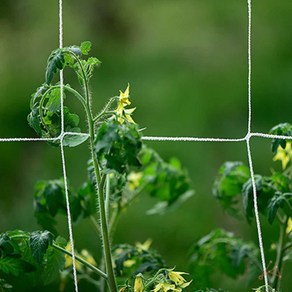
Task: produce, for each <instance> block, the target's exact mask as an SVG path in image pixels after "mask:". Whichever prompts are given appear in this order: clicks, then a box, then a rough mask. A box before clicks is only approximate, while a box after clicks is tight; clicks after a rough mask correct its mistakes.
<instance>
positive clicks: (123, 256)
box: [113, 244, 165, 279]
mask: <svg viewBox="0 0 292 292" xmlns="http://www.w3.org/2000/svg"><path fill="white" fill-rule="evenodd" d="M113 259H114V262H115V272H116V274H117V275H118V276H119V277H122V278H123V279H124V278H130V277H132V276H135V275H137V274H139V273H142V274H145V273H149V274H154V273H156V272H157V271H158V270H159V269H161V268H163V267H165V263H164V261H163V259H162V258H161V256H160V255H159V254H158V253H157V252H156V251H155V250H153V249H147V248H141V247H139V245H136V246H133V245H129V244H119V245H116V246H115V247H114V248H113Z"/></svg>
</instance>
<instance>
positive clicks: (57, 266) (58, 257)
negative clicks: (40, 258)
mask: <svg viewBox="0 0 292 292" xmlns="http://www.w3.org/2000/svg"><path fill="white" fill-rule="evenodd" d="M64 243H65V244H64ZM56 244H57V245H59V246H62V247H63V248H64V247H65V246H66V240H65V239H63V238H60V237H58V238H57V239H56ZM44 259H45V267H44V269H43V273H42V279H43V281H44V284H45V285H48V284H50V283H51V282H53V281H55V280H56V279H57V278H58V277H59V274H60V271H62V270H63V269H64V266H65V254H64V253H62V252H61V251H59V250H57V249H55V248H54V247H52V246H49V247H48V250H47V252H46V254H45V256H44Z"/></svg>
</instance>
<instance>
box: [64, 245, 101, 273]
mask: <svg viewBox="0 0 292 292" xmlns="http://www.w3.org/2000/svg"><path fill="white" fill-rule="evenodd" d="M65 249H66V250H67V251H69V252H71V245H70V243H68V244H67V245H66V247H65ZM75 256H79V257H81V258H83V259H84V260H86V261H87V262H88V263H89V264H92V265H93V266H96V261H95V259H94V258H93V256H92V255H91V254H90V253H89V252H88V251H87V250H86V249H83V250H82V251H81V254H79V253H78V252H77V251H75ZM71 266H73V260H72V257H71V256H69V255H67V254H66V255H65V268H69V267H71ZM75 266H76V270H77V271H78V272H82V269H83V265H82V264H81V263H80V262H79V261H75Z"/></svg>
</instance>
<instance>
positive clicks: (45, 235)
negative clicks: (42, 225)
mask: <svg viewBox="0 0 292 292" xmlns="http://www.w3.org/2000/svg"><path fill="white" fill-rule="evenodd" d="M52 242H53V234H52V233H50V232H49V231H46V230H45V231H35V232H33V233H31V235H30V238H29V246H30V248H31V251H32V256H33V258H34V259H35V260H36V261H37V262H38V263H41V262H42V261H43V258H44V255H45V253H46V252H47V249H48V247H49V245H51V244H52Z"/></svg>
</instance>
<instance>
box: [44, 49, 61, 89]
mask: <svg viewBox="0 0 292 292" xmlns="http://www.w3.org/2000/svg"><path fill="white" fill-rule="evenodd" d="M64 63H65V59H64V53H63V50H62V49H56V50H55V51H53V52H52V53H51V55H50V56H49V59H48V64H47V70H46V78H45V80H46V83H47V84H50V83H51V81H52V79H53V77H54V74H55V73H57V71H58V70H62V69H63V67H64Z"/></svg>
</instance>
